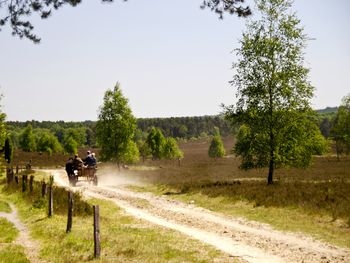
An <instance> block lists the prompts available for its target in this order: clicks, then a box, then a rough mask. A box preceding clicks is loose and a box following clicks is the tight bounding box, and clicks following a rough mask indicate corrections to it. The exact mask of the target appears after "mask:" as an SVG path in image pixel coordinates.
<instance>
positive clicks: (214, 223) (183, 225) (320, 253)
mask: <svg viewBox="0 0 350 263" xmlns="http://www.w3.org/2000/svg"><path fill="white" fill-rule="evenodd" d="M50 173H52V174H53V175H54V177H55V182H56V183H57V184H59V185H61V186H65V187H68V180H67V178H66V175H65V172H64V171H63V170H62V171H59V170H55V171H50ZM124 183H126V184H130V182H124ZM131 183H133V182H131ZM74 191H81V192H82V193H83V195H84V196H86V197H93V198H101V199H107V200H111V201H113V202H115V203H116V204H117V205H118V206H120V207H121V208H123V209H124V210H125V212H126V213H128V214H130V215H132V216H134V217H137V218H140V219H143V220H147V221H149V222H151V223H153V224H156V225H160V226H162V227H166V228H169V229H173V230H176V231H179V232H181V233H183V234H186V235H188V236H190V237H192V238H194V239H198V240H200V241H202V242H205V243H207V244H210V245H212V246H214V247H216V248H217V249H219V250H221V251H223V252H225V253H228V254H230V255H232V256H233V257H238V258H239V259H241V260H242V261H247V262H350V250H348V249H343V248H339V247H336V246H333V245H330V244H326V243H323V242H320V241H317V240H314V239H312V238H310V237H307V236H304V235H302V234H294V233H285V232H281V231H276V230H273V229H272V228H271V227H270V226H268V225H266V224H260V223H257V222H252V221H247V220H245V219H242V218H234V217H228V216H225V215H222V214H219V213H214V212H211V211H209V210H206V209H203V208H200V207H196V206H195V204H193V203H190V204H185V203H182V202H178V201H174V200H170V199H168V198H167V197H166V196H162V197H159V196H154V195H152V194H150V193H136V192H133V191H131V190H128V189H126V188H125V187H124V186H123V183H122V182H121V181H118V182H117V181H111V180H110V179H109V180H106V181H105V182H103V180H102V181H101V183H100V186H98V187H94V186H89V185H88V184H87V183H85V182H78V184H77V187H75V188H74Z"/></svg>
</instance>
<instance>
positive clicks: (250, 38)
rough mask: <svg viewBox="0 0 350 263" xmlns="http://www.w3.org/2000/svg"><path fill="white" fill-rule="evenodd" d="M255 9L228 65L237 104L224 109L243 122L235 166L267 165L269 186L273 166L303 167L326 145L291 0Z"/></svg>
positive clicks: (265, 0)
mask: <svg viewBox="0 0 350 263" xmlns="http://www.w3.org/2000/svg"><path fill="white" fill-rule="evenodd" d="M257 5H258V9H259V11H260V13H261V16H259V17H260V19H259V20H257V21H251V22H249V23H248V25H247V28H248V29H247V31H246V32H245V33H244V34H243V38H242V40H241V41H240V42H241V47H240V48H239V49H237V50H236V51H237V56H238V57H239V60H238V62H237V63H234V65H233V68H234V69H235V75H234V78H233V80H232V82H231V83H232V85H234V86H235V87H237V89H238V91H237V97H238V102H237V104H236V106H235V107H234V106H231V107H227V108H226V109H227V116H228V118H229V119H230V120H231V121H233V123H235V124H237V123H239V124H244V126H243V127H242V128H241V130H240V131H239V135H238V140H237V144H236V146H235V149H234V151H235V153H236V154H237V155H239V156H242V165H241V167H242V168H247V169H248V168H256V167H269V174H268V183H269V184H270V183H272V180H273V171H274V168H275V167H276V166H284V165H289V166H297V167H300V166H301V167H306V166H308V165H309V163H310V161H311V156H312V154H314V153H320V152H322V151H323V149H322V145H326V144H325V143H324V142H323V141H322V137H320V136H319V135H320V132H319V129H318V127H317V125H316V124H315V123H316V121H315V120H314V119H315V118H314V113H313V112H312V110H311V109H310V105H309V104H310V103H309V100H310V98H311V97H312V95H313V87H312V86H311V85H310V83H309V81H308V72H309V70H308V69H307V68H305V67H304V58H303V55H304V53H303V49H304V47H305V45H306V36H305V34H304V33H303V28H302V27H301V26H300V25H299V23H300V21H299V19H298V18H297V17H296V16H295V15H294V14H292V15H291V14H289V8H290V7H291V1H289V0H261V1H258V2H257ZM315 144H316V145H315Z"/></svg>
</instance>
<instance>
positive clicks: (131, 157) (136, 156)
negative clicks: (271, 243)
mask: <svg viewBox="0 0 350 263" xmlns="http://www.w3.org/2000/svg"><path fill="white" fill-rule="evenodd" d="M126 148H127V149H128V150H127V151H126V152H125V154H123V155H122V157H121V159H120V161H121V162H122V163H136V162H138V161H139V160H140V153H139V149H138V147H137V145H136V143H135V142H134V141H132V140H129V141H128V142H127V146H126Z"/></svg>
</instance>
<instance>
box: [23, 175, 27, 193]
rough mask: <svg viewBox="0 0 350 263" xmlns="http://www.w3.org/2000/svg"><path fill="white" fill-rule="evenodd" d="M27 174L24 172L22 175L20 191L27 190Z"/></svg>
mask: <svg viewBox="0 0 350 263" xmlns="http://www.w3.org/2000/svg"><path fill="white" fill-rule="evenodd" d="M27 184H28V176H27V175H26V174H24V175H22V192H25V191H26V190H27Z"/></svg>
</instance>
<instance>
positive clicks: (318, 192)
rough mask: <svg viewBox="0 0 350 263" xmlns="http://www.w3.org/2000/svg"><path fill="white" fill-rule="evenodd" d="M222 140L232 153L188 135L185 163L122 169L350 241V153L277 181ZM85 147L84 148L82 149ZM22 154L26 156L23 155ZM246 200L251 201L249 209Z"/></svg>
mask: <svg viewBox="0 0 350 263" xmlns="http://www.w3.org/2000/svg"><path fill="white" fill-rule="evenodd" d="M223 141H224V145H225V148H226V153H228V154H227V156H226V157H225V158H222V159H217V160H214V159H211V158H209V157H208V154H207V152H208V147H209V143H208V141H207V140H197V141H189V142H186V143H181V144H180V147H181V149H182V150H183V151H184V154H185V158H184V159H183V160H182V161H181V165H180V166H179V165H178V162H177V161H166V160H161V161H152V160H146V161H145V162H144V163H142V162H141V163H139V164H137V165H135V166H130V167H129V169H128V170H123V171H122V174H123V175H124V176H126V177H130V178H133V181H134V180H135V178H136V179H137V180H139V181H141V182H147V183H151V184H154V185H157V187H153V190H152V188H146V190H152V191H154V192H158V193H159V194H168V195H172V196H173V197H176V198H180V199H182V200H185V201H186V200H187V199H191V200H192V199H193V200H196V203H197V204H198V205H202V206H205V207H207V208H209V209H213V210H218V211H221V212H227V213H229V214H235V215H243V216H246V217H248V218H250V219H254V220H258V221H262V222H266V223H270V224H272V225H274V226H275V227H277V228H278V227H279V226H282V227H281V228H282V229H287V230H292V231H304V232H310V233H312V234H314V233H316V232H317V231H319V229H321V228H329V231H328V230H327V231H328V232H327V233H326V232H324V233H322V234H320V235H321V239H322V238H323V237H325V236H327V235H329V236H330V237H329V238H325V240H327V241H333V240H335V241H334V243H336V244H341V245H345V246H348V247H350V239H342V236H350V228H349V226H350V194H349V193H350V158H349V157H345V156H343V157H342V158H341V160H340V161H337V158H336V157H335V156H333V155H327V156H324V157H315V158H314V160H313V164H312V166H311V167H309V168H307V169H295V168H284V169H277V170H276V173H275V184H274V185H273V186H267V185H266V175H267V170H266V169H259V170H249V171H243V170H240V169H239V168H238V166H239V164H240V160H239V159H238V158H236V157H235V156H233V155H230V154H229V153H230V151H231V149H232V147H233V144H234V141H233V139H232V137H227V138H224V140H223ZM85 150H86V149H82V150H81V155H84V153H85ZM32 155H33V157H34V155H35V154H32ZM19 157H20V159H22V160H25V159H23V156H22V157H21V156H19ZM17 158H18V157H17ZM37 158H38V161H36V160H37V159H36V158H32V160H33V164H34V165H38V166H40V164H39V163H40V161H39V160H40V157H38V156H37ZM66 158H67V156H61V157H58V156H56V157H53V158H51V161H49V162H47V164H51V165H54V166H59V165H61V166H62V165H63V164H64V162H65V160H66ZM52 160H55V162H54V161H52ZM36 162H37V164H36ZM103 166H106V167H107V166H110V164H102V165H100V168H101V169H102V168H103ZM144 190H145V189H144ZM224 204H225V205H224ZM242 204H246V205H245V207H244V209H243V208H242ZM221 205H222V206H221ZM247 205H248V206H247ZM294 212H296V214H293V213H294ZM272 213H275V216H272V215H271V214H272ZM280 217H282V219H281V220H279V219H278V218H280ZM286 217H287V218H286ZM273 218H274V219H273ZM286 220H287V221H288V220H294V221H295V222H294V225H291V224H288V227H285V225H287V224H286ZM297 221H300V222H299V223H298V222H297ZM318 222H319V223H320V224H319V226H318V230H317V229H316V230H310V229H304V228H305V227H306V225H307V224H308V225H309V226H308V228H313V226H314V225H317V224H318ZM333 233H336V234H335V236H333ZM316 236H317V235H316ZM336 236H337V237H336ZM341 239H342V240H341Z"/></svg>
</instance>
